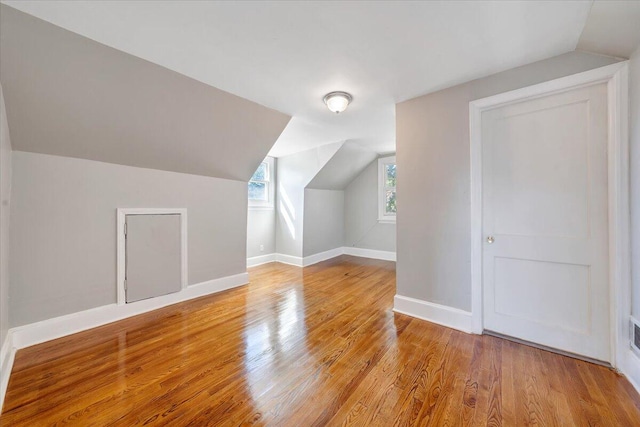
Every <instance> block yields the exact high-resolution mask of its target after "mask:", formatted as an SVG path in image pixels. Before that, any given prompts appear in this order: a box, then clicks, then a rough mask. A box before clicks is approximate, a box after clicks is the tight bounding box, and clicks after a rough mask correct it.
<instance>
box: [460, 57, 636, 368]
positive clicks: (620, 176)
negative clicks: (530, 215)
mask: <svg viewBox="0 0 640 427" xmlns="http://www.w3.org/2000/svg"><path fill="white" fill-rule="evenodd" d="M628 72H629V71H628V61H622V62H618V63H616V64H612V65H607V66H606V67H601V68H596V69H594V70H589V71H585V72H583V73H578V74H574V75H571V76H567V77H562V78H559V79H555V80H551V81H548V82H544V83H540V84H537V85H533V86H528V87H525V88H522V89H517V90H513V91H510V92H505V93H501V94H498V95H495V96H490V97H487V98H482V99H478V100H475V101H471V102H470V103H469V132H470V147H471V152H470V158H471V236H470V237H471V312H472V313H471V314H472V331H473V333H476V334H481V333H482V332H483V329H484V326H483V303H482V300H483V298H482V294H483V289H482V241H483V240H482V239H483V235H482V113H483V112H484V111H487V110H491V109H494V108H498V107H503V106H505V105H509V104H513V103H516V102H521V101H526V100H531V99H535V98H540V97H543V96H548V95H553V94H557V93H561V92H566V91H569V90H573V89H577V88H580V87H586V86H592V85H596V84H600V83H606V84H607V101H608V127H609V129H608V164H607V167H608V181H609V182H608V203H609V295H610V304H611V306H610V310H609V313H610V324H611V334H610V336H611V342H610V363H611V365H612V366H613V367H614V368H618V367H620V366H621V365H623V363H624V354H625V352H626V351H627V350H628V348H627V347H628V342H629V331H630V328H629V317H630V315H631V305H630V303H629V302H630V301H631V262H630V252H631V249H630V240H629V232H630V212H629V127H628V117H629V116H628V110H629V105H628V103H629V98H628V97H629V77H628Z"/></svg>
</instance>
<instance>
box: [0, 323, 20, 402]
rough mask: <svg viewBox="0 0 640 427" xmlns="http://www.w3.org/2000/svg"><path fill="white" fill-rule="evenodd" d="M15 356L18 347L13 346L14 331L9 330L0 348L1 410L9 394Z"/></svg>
mask: <svg viewBox="0 0 640 427" xmlns="http://www.w3.org/2000/svg"><path fill="white" fill-rule="evenodd" d="M15 356H16V348H15V347H14V346H13V340H12V333H11V331H9V332H8V333H7V336H6V337H5V339H4V342H3V343H2V347H1V349H0V412H2V406H3V404H4V396H5V395H6V394H7V387H8V386H9V377H10V376H11V369H12V368H13V360H14V359H15Z"/></svg>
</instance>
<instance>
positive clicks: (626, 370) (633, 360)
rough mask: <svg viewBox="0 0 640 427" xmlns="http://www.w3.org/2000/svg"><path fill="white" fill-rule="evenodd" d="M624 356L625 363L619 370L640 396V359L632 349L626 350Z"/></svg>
mask: <svg viewBox="0 0 640 427" xmlns="http://www.w3.org/2000/svg"><path fill="white" fill-rule="evenodd" d="M622 356H623V357H622V359H623V363H622V364H621V366H619V367H618V370H619V371H620V373H621V374H622V375H624V376H625V377H626V378H627V379H628V380H629V382H630V383H631V385H632V386H633V387H634V388H635V389H636V391H637V392H638V394H640V357H638V356H637V355H636V354H635V353H634V352H633V350H631V349H630V348H629V349H627V350H625V352H624V354H623V355H622Z"/></svg>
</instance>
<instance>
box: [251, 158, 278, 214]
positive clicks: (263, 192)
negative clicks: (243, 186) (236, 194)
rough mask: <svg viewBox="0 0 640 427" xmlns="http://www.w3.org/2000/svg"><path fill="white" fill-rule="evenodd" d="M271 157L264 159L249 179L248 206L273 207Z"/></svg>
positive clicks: (272, 162)
mask: <svg viewBox="0 0 640 427" xmlns="http://www.w3.org/2000/svg"><path fill="white" fill-rule="evenodd" d="M273 165H274V160H273V157H267V158H266V159H264V161H263V162H262V163H260V166H258V169H256V171H255V172H254V173H253V176H252V177H251V179H250V180H249V184H248V194H249V207H250V208H268V209H271V208H273V194H274V185H273V179H272V176H273Z"/></svg>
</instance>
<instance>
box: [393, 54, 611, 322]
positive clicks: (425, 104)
mask: <svg viewBox="0 0 640 427" xmlns="http://www.w3.org/2000/svg"><path fill="white" fill-rule="evenodd" d="M613 62H616V60H615V59H612V58H608V57H605V56H599V55H590V54H587V53H582V52H571V53H567V54H564V55H560V56H557V57H554V58H550V59H547V60H544V61H540V62H536V63H533V64H529V65H526V66H523V67H519V68H514V69H512V70H508V71H505V72H502V73H498V74H494V75H492V76H489V77H485V78H482V79H478V80H474V81H471V82H468V83H465V84H462V85H458V86H455V87H452V88H449V89H445V90H442V91H439V92H435V93H431V94H428V95H424V96H421V97H419V98H415V99H412V100H409V101H405V102H402V103H400V104H398V105H397V106H396V130H397V140H396V144H397V148H396V149H397V153H396V158H397V164H398V201H399V202H398V203H399V204H401V206H402V207H401V209H400V210H399V211H398V223H397V233H398V248H397V258H398V261H397V292H398V294H399V295H404V296H408V297H413V298H417V299H421V300H425V301H430V302H434V303H437V304H442V305H446V306H450V307H455V308H459V309H462V310H470V309H471V272H470V251H471V249H470V237H469V233H470V219H469V218H470V198H469V197H470V196H469V186H470V175H469V161H470V160H469V102H470V101H472V100H475V99H479V98H484V97H487V96H491V95H495V94H498V93H502V92H506V91H509V90H513V89H518V88H521V87H525V86H529V85H533V84H536V83H541V82H544V81H548V80H552V79H554V78H559V77H563V76H567V75H570V74H575V73H579V72H581V71H586V70H589V69H592V68H597V67H601V66H604V65H608V64H611V63H613Z"/></svg>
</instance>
